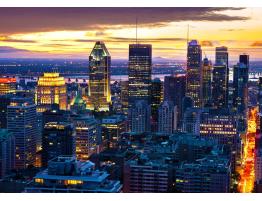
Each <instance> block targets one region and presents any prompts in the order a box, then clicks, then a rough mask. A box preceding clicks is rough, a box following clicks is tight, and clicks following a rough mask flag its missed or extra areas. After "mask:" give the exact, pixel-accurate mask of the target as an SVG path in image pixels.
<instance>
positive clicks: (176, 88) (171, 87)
mask: <svg viewBox="0 0 262 201" xmlns="http://www.w3.org/2000/svg"><path fill="white" fill-rule="evenodd" d="M185 93H186V76H185V75H174V76H165V79H164V100H165V101H172V102H173V103H174V105H175V106H177V119H178V122H177V123H178V127H179V128H180V127H181V125H182V114H183V111H182V110H183V99H184V97H185Z"/></svg>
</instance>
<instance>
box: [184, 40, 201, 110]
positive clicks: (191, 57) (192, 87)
mask: <svg viewBox="0 0 262 201" xmlns="http://www.w3.org/2000/svg"><path fill="white" fill-rule="evenodd" d="M201 63H202V50H201V46H200V45H199V43H198V41H196V40H192V41H190V42H189V43H188V48H187V86H186V95H187V96H189V97H190V98H192V100H193V103H194V107H201V86H200V85H201V77H202V76H201V73H202V70H201V68H202V64H201Z"/></svg>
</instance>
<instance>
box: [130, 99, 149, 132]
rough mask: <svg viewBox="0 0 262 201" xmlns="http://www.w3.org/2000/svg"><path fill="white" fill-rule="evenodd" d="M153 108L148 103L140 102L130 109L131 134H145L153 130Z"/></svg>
mask: <svg viewBox="0 0 262 201" xmlns="http://www.w3.org/2000/svg"><path fill="white" fill-rule="evenodd" d="M150 116H151V106H150V105H148V104H147V102H146V101H143V100H140V101H137V102H136V103H135V105H134V106H132V108H130V125H129V126H130V129H131V132H137V133H143V132H147V131H150V130H151V126H150Z"/></svg>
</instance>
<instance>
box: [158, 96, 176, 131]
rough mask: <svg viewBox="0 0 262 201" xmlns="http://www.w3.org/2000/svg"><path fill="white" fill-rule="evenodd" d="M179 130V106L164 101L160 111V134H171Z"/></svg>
mask: <svg viewBox="0 0 262 201" xmlns="http://www.w3.org/2000/svg"><path fill="white" fill-rule="evenodd" d="M176 130H177V106H174V103H173V102H172V101H164V102H163V103H161V105H160V107H159V109H158V132H161V133H165V134H171V133H174V131H176Z"/></svg>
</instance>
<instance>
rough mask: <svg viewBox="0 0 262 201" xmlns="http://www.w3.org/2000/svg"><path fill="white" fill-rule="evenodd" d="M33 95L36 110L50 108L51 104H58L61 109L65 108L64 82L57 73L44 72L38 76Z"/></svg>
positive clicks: (65, 92)
mask: <svg viewBox="0 0 262 201" xmlns="http://www.w3.org/2000/svg"><path fill="white" fill-rule="evenodd" d="M35 96H36V97H35V101H36V105H37V111H38V112H44V111H46V110H48V109H51V106H52V105H53V104H58V105H59V108H60V109H61V110H66V109H67V90H66V83H65V79H64V78H63V77H60V76H59V73H44V75H43V76H42V77H39V79H38V82H37V87H36V95H35Z"/></svg>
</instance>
